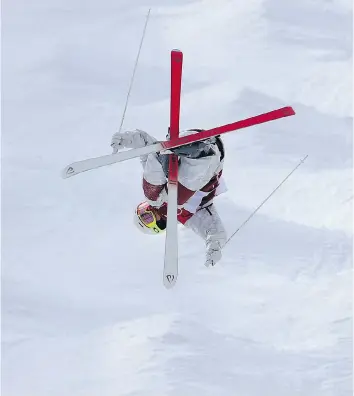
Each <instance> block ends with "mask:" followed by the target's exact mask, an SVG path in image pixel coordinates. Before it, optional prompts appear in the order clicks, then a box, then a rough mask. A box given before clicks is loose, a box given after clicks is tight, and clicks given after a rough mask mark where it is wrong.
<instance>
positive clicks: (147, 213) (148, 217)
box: [134, 202, 166, 235]
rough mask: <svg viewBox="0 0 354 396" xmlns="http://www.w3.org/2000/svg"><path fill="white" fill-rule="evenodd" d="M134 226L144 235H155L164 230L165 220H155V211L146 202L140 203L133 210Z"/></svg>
mask: <svg viewBox="0 0 354 396" xmlns="http://www.w3.org/2000/svg"><path fill="white" fill-rule="evenodd" d="M134 224H135V226H136V227H137V228H138V229H139V230H140V231H141V232H143V233H144V234H150V235H157V234H161V233H163V232H164V231H165V229H166V220H164V219H159V220H157V218H156V213H155V209H154V208H153V207H152V206H151V205H149V203H148V202H142V203H140V204H139V205H138V206H137V208H136V209H135V216H134Z"/></svg>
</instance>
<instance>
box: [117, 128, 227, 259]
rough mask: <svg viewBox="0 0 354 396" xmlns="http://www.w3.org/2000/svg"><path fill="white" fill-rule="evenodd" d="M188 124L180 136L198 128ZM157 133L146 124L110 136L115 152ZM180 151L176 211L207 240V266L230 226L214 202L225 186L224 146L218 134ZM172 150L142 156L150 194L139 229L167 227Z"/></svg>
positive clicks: (139, 217)
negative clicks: (140, 128)
mask: <svg viewBox="0 0 354 396" xmlns="http://www.w3.org/2000/svg"><path fill="white" fill-rule="evenodd" d="M200 131H201V130H200V129H190V130H187V131H183V132H181V133H180V136H184V135H189V134H193V133H198V132H200ZM156 142H157V139H155V138H154V137H153V136H150V135H149V134H148V133H147V132H144V131H142V130H139V129H137V130H135V131H126V132H122V133H120V132H117V133H115V134H114V135H113V137H112V142H111V146H112V148H113V153H117V152H118V151H119V150H120V149H122V148H139V147H144V146H146V145H150V144H153V143H156ZM173 152H174V153H175V154H177V155H178V156H179V166H178V213H177V218H178V221H179V222H180V223H182V224H183V225H185V226H186V227H187V228H189V229H191V230H193V231H194V232H195V233H196V234H197V235H199V236H200V237H202V238H203V239H204V240H205V245H206V259H205V265H206V266H207V267H209V266H210V265H211V266H214V265H215V264H216V262H218V261H219V260H220V259H221V249H222V247H223V246H224V245H225V243H226V231H225V229H224V226H223V224H222V222H221V219H220V217H219V215H218V212H217V210H216V208H215V205H214V203H213V199H214V197H215V196H216V195H219V194H221V193H223V192H225V191H226V188H225V184H224V182H223V178H222V169H223V162H224V146H223V143H222V141H221V139H220V137H216V138H211V139H208V140H206V141H202V142H196V143H192V144H189V145H186V146H182V147H178V148H176V149H173ZM168 157H169V155H168V154H161V153H160V154H156V153H153V154H148V155H144V156H141V157H140V161H141V164H142V166H143V169H144V173H143V191H144V195H145V198H146V200H145V201H144V202H142V203H140V204H139V205H138V206H137V208H136V210H135V216H134V224H135V225H136V226H137V227H138V228H139V230H140V231H142V232H144V233H146V234H151V235H157V234H161V233H162V232H163V231H164V230H165V228H166V221H167V193H168V192H167V181H168Z"/></svg>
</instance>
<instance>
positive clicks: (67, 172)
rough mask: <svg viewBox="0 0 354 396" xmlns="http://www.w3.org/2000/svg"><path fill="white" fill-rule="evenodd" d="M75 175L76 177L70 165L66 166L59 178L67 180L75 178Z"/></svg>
mask: <svg viewBox="0 0 354 396" xmlns="http://www.w3.org/2000/svg"><path fill="white" fill-rule="evenodd" d="M75 175H76V172H75V169H74V167H73V166H72V165H68V166H66V167H65V168H64V169H63V170H62V172H61V177H62V178H63V179H67V178H69V177H71V176H75Z"/></svg>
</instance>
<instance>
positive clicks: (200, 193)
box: [140, 131, 226, 224]
mask: <svg viewBox="0 0 354 396" xmlns="http://www.w3.org/2000/svg"><path fill="white" fill-rule="evenodd" d="M141 132H142V131H140V133H141ZM145 133H146V132H145ZM190 133H195V132H193V131H186V132H184V133H183V132H182V133H181V134H180V135H181V136H183V135H185V134H190ZM149 138H151V139H154V138H153V137H151V136H149ZM145 139H146V136H145ZM155 141H156V140H155ZM220 144H221V146H220ZM220 144H219V145H217V144H216V143H215V144H213V149H214V152H215V154H213V155H209V156H205V157H202V158H197V159H195V158H188V157H184V156H182V157H180V160H179V167H178V207H179V213H178V220H179V222H180V223H182V224H185V223H186V222H187V221H188V220H189V219H190V218H191V217H192V216H193V215H194V214H195V213H196V212H197V211H198V210H200V209H202V208H205V207H206V206H208V205H210V204H211V203H212V202H213V198H214V197H215V196H216V195H219V194H221V193H223V192H225V191H226V187H225V183H224V181H223V178H222V171H223V163H224V161H223V156H224V154H223V152H221V150H222V151H223V147H222V143H220ZM142 164H143V167H144V174H143V190H144V195H145V197H146V199H147V201H148V202H149V203H150V204H151V205H152V206H154V207H156V208H159V213H160V214H161V215H163V216H166V213H167V207H166V202H167V177H166V175H165V171H164V169H163V166H162V165H161V161H160V160H159V158H158V155H157V154H155V153H154V154H149V155H148V156H145V157H144V158H142Z"/></svg>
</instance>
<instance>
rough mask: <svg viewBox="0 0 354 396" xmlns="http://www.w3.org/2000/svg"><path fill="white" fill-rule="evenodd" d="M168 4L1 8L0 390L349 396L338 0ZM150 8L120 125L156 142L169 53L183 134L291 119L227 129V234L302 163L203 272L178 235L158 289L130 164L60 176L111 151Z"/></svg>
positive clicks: (189, 238) (155, 243)
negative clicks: (267, 117) (174, 276)
mask: <svg viewBox="0 0 354 396" xmlns="http://www.w3.org/2000/svg"><path fill="white" fill-rule="evenodd" d="M216 3H217V5H216ZM176 4H177V3H175V2H167V1H162V0H153V1H152V2H148V1H145V0H136V1H128V0H124V1H119V2H114V1H112V0H102V1H101V2H99V3H97V2H92V1H87V2H85V4H83V3H82V2H80V1H78V0H70V1H69V0H53V1H51V2H47V3H45V2H42V1H38V0H36V1H31V2H26V1H24V0H16V1H11V2H10V1H6V2H5V3H4V4H3V82H2V84H3V136H2V187H3V189H2V203H3V213H2V220H3V223H2V225H3V228H2V231H3V232H2V259H3V260H2V263H3V266H2V392H3V395H4V396H48V395H51V396H62V395H68V396H69V395H70V396H94V395H98V394H100V395H104V396H113V395H114V396H117V395H122V396H123V395H124V396H141V395H144V396H146V395H147V396H149V395H151V396H152V395H154V396H155V395H168V396H180V395H184V396H197V395H203V396H209V395H210V396H214V395H220V396H221V395H225V396H226V395H227V396H228V395H240V396H255V395H257V396H258V395H263V396H267V395H269V396H275V395H279V396H280V395H281V396H283V395H286V396H300V395H301V396H302V395H311V396H317V395H318V396H319V395H321V396H349V395H351V394H352V204H353V192H352V90H351V87H352V76H351V68H352V4H351V2H350V1H349V0H334V1H326V2H325V1H321V0H311V1H309V0H299V1H296V2H284V1H281V0H247V1H238V2H236V1H226V0H220V1H218V2H215V1H212V0H199V1H186V0H184V1H181V2H178V5H176ZM148 7H151V8H152V14H151V19H150V22H149V26H148V30H147V35H146V39H145V43H144V47H143V50H142V54H141V59H140V63H139V67H138V71H137V75H136V80H135V83H134V87H133V92H132V97H131V102H130V105H129V108H128V112H127V116H126V120H125V124H124V126H125V128H141V129H145V130H147V131H149V132H151V133H152V134H154V135H155V136H156V137H158V138H163V137H164V135H165V133H166V127H167V125H168V117H169V113H168V111H169V59H170V58H169V51H170V50H171V49H172V48H180V49H181V50H182V51H183V52H184V60H185V61H184V71H183V95H182V105H181V111H182V113H181V127H182V128H189V127H201V128H209V127H213V126H216V125H219V124H224V123H228V122H233V121H235V120H237V119H241V118H244V117H247V116H251V115H254V114H258V113H262V112H266V111H269V110H272V109H274V108H278V107H282V106H285V105H292V106H293V107H294V108H295V110H296V112H297V115H296V116H295V117H289V118H287V119H283V120H279V121H276V122H274V123H270V124H268V125H262V126H258V127H254V128H250V129H248V130H243V131H239V132H237V133H233V134H229V135H227V136H225V138H224V141H225V144H226V147H227V152H226V164H225V178H226V182H227V184H228V188H229V191H228V193H227V194H226V195H225V196H223V197H220V198H218V201H217V205H218V207H219V211H220V214H221V216H222V218H223V220H224V222H225V226H226V228H227V231H228V232H229V233H230V234H232V233H233V232H234V231H235V230H236V228H237V227H238V226H239V225H240V224H241V223H242V222H243V221H244V220H245V219H246V218H247V217H248V216H249V214H250V213H251V212H252V211H253V210H254V209H255V208H256V207H257V206H258V204H259V203H260V202H261V201H262V200H263V199H264V198H265V197H266V196H267V195H268V194H269V193H270V192H271V191H272V190H273V189H274V188H275V187H276V186H277V185H278V184H279V183H280V182H281V180H282V179H283V178H284V177H285V176H286V175H287V174H288V173H289V172H290V171H291V170H292V169H293V168H294V167H295V166H296V164H297V163H298V162H299V160H300V159H301V158H303V157H304V155H306V154H308V155H309V158H308V160H307V161H306V162H305V163H304V164H303V165H302V166H301V167H300V168H299V170H298V171H297V172H296V173H295V174H294V175H293V176H292V177H291V179H289V180H288V181H287V182H286V184H284V186H283V187H282V188H281V189H280V190H279V191H278V192H277V193H276V195H274V197H272V199H271V200H270V201H269V202H267V203H266V204H265V205H264V206H263V207H262V209H261V210H260V211H259V212H258V213H257V214H256V215H255V216H254V217H253V218H252V220H251V221H250V222H249V223H248V224H247V225H246V226H245V227H244V228H243V229H242V230H241V231H240V232H239V233H238V234H237V235H236V236H235V237H234V239H232V240H231V242H230V243H229V244H228V246H226V248H225V250H224V257H223V261H222V262H221V263H220V265H218V266H217V267H215V268H212V269H206V268H205V267H204V265H203V262H204V246H203V244H202V242H201V241H199V240H198V239H197V237H196V236H195V235H193V234H192V233H191V232H189V230H186V229H183V227H181V228H180V231H179V235H180V241H179V255H180V274H179V280H178V283H177V285H176V287H175V288H174V289H173V290H170V291H166V290H165V289H164V288H163V286H162V265H163V251H164V241H163V239H161V238H148V237H146V236H144V235H140V234H139V233H138V232H137V231H136V230H135V229H134V228H133V225H132V221H131V217H132V210H133V208H134V205H135V204H136V203H137V202H138V201H139V199H141V198H142V191H141V185H140V177H141V169H140V164H139V162H138V161H130V162H126V163H122V164H118V165H115V166H112V167H108V168H102V169H100V170H97V171H92V172H87V173H85V174H83V175H80V176H77V177H76V178H72V179H68V180H62V179H61V178H60V171H61V169H62V168H63V167H64V166H65V165H66V164H67V163H70V162H72V161H74V160H79V159H83V158H87V157H91V156H98V155H101V154H105V153H107V152H110V150H109V149H110V147H109V144H110V138H111V135H112V134H113V133H114V132H115V131H116V130H117V127H118V126H119V122H120V116H121V111H122V109H123V107H124V102H125V95H126V92H127V89H128V84H129V79H130V76H131V72H132V68H133V64H134V61H135V56H136V51H137V49H138V45H139V41H140V35H141V32H142V28H143V23H144V17H145V15H146V12H147V10H148Z"/></svg>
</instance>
